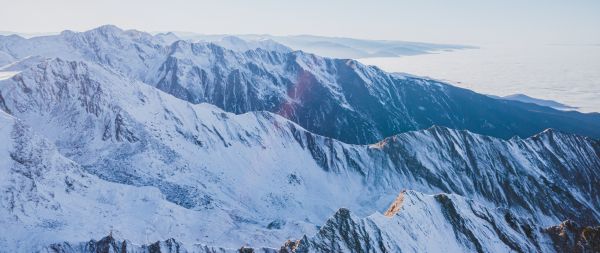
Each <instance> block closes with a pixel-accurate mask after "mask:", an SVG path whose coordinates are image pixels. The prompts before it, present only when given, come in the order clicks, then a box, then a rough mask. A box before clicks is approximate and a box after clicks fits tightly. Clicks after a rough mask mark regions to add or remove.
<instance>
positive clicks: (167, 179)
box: [0, 42, 600, 252]
mask: <svg viewBox="0 0 600 253" xmlns="http://www.w3.org/2000/svg"><path fill="white" fill-rule="evenodd" d="M183 43H185V42H175V43H174V44H173V45H171V46H170V47H171V48H178V46H177V45H178V44H182V45H183ZM188 45H189V44H188ZM194 47H198V45H193V46H192V47H191V50H192V51H194V50H196V52H199V51H201V50H205V49H207V48H208V49H211V48H213V49H216V50H223V49H219V48H218V47H216V46H214V45H206V47H200V48H194ZM211 50H212V49H211ZM259 51H260V50H259ZM222 52H228V53H230V52H229V51H222ZM265 54H272V53H265ZM122 55H125V54H122ZM208 55H210V54H208ZM114 59H116V60H113V61H110V62H112V63H113V65H108V66H107V65H106V64H107V63H102V65H99V64H97V62H98V61H87V62H84V61H69V60H63V59H57V58H51V59H45V58H36V57H30V58H27V59H25V60H23V61H22V62H18V63H15V64H12V65H11V67H10V68H9V69H10V71H13V72H14V73H16V74H14V76H12V77H10V78H8V79H5V80H1V81H0V109H2V110H3V111H4V112H5V113H2V120H3V121H2V124H0V126H1V127H2V130H1V131H0V133H1V134H2V136H1V137H0V138H1V140H2V143H6V144H5V145H2V150H0V151H1V152H2V154H0V165H1V166H0V168H1V169H2V170H3V171H2V173H1V174H2V175H7V176H5V177H2V178H1V180H0V181H1V182H0V186H1V187H2V189H1V191H2V192H4V193H7V194H3V195H2V196H3V198H2V202H0V204H1V207H2V208H1V210H2V213H1V215H0V225H1V226H2V227H3V228H7V230H6V231H11V233H5V232H3V233H2V238H3V239H2V240H0V244H1V245H2V246H3V248H6V249H17V250H20V251H32V250H36V249H44V250H49V249H51V248H44V246H45V245H50V244H52V243H58V242H61V241H67V242H72V243H77V242H85V241H88V240H90V239H92V238H102V237H104V236H106V235H107V234H109V233H111V232H112V233H113V234H114V235H115V236H116V237H118V238H124V239H127V240H129V241H131V242H132V243H133V244H136V245H143V244H149V243H152V242H155V241H162V240H166V239H168V238H176V239H177V240H178V241H180V242H182V243H183V244H184V245H189V246H188V247H186V248H188V249H191V250H195V248H196V246H193V245H196V244H202V245H210V246H211V247H223V248H229V249H239V248H240V247H241V246H244V245H245V244H248V245H249V246H252V247H260V246H265V247H270V248H275V249H278V247H280V246H281V245H282V243H283V242H284V241H286V240H288V239H301V238H303V235H305V234H306V235H307V237H306V239H302V240H301V241H300V242H298V243H291V242H290V243H288V244H286V245H287V246H289V247H294V248H296V249H297V250H300V249H312V250H311V252H312V251H319V250H321V251H325V252H327V250H326V248H327V247H328V246H327V245H331V246H332V248H330V249H350V247H357V248H355V249H357V250H356V252H360V251H359V250H358V249H359V248H360V249H363V247H366V248H370V249H372V250H370V251H376V249H375V248H373V247H374V246H377V249H382V248H381V246H380V245H379V244H380V242H381V244H382V245H383V246H384V248H385V249H386V252H399V250H402V251H403V252H405V251H421V250H425V251H429V252H435V249H436V248H423V247H424V246H423V245H426V244H428V243H430V242H429V241H428V240H429V239H426V238H431V237H432V236H439V237H440V238H443V242H440V243H438V244H431V247H434V246H436V245H437V246H441V245H449V246H448V247H454V248H453V249H457V250H459V249H462V250H465V251H472V249H474V250H476V251H487V250H499V251H504V250H508V249H512V250H516V251H549V250H551V249H552V245H553V244H552V241H551V240H550V238H549V237H547V235H546V234H545V233H542V232H540V230H539V229H540V228H544V227H548V226H551V225H555V224H558V223H560V222H561V221H563V220H566V219H572V220H574V221H576V222H578V223H581V224H584V225H594V224H598V222H599V220H600V210H599V208H598V207H599V206H600V192H599V191H600V189H599V188H598V187H597V186H598V185H600V143H599V142H598V141H597V140H594V139H591V138H588V137H581V136H576V135H570V134H564V133H561V132H558V131H554V130H547V131H544V132H542V133H539V134H538V135H535V136H533V137H531V138H527V139H520V138H512V139H510V140H503V139H498V138H493V137H487V136H483V135H478V134H474V133H471V132H468V131H459V130H452V129H448V128H444V127H432V128H429V129H427V130H421V131H415V132H407V133H402V134H398V135H394V136H392V137H389V138H386V139H384V140H382V141H380V142H378V143H376V144H372V145H351V144H346V143H343V142H340V141H338V140H335V139H332V138H329V137H324V136H321V135H317V134H314V133H312V132H310V131H307V130H305V129H304V128H302V127H301V126H300V125H298V124H296V123H293V122H291V121H289V120H287V119H286V118H284V117H281V116H279V115H277V114H273V113H269V112H264V111H262V112H261V111H259V112H249V113H244V114H240V115H235V114H232V113H227V112H225V111H223V110H221V109H219V108H218V107H215V106H212V105H209V104H192V103H189V102H187V101H184V100H181V99H178V98H177V97H174V96H172V95H169V94H167V93H164V92H163V91H161V90H159V89H157V88H155V87H154V86H152V85H147V84H146V83H144V82H141V81H139V80H138V79H137V78H136V77H135V76H132V75H128V74H126V73H125V74H124V71H121V70H122V69H121V70H115V68H114V66H119V65H120V64H121V63H119V62H120V61H121V60H119V59H117V58H114ZM198 59H200V58H198ZM123 61H124V60H123ZM7 69H8V68H7ZM130 74H131V73H130ZM432 86H433V85H432ZM405 189H409V190H411V191H407V193H405V194H404V195H403V196H404V197H403V200H402V201H400V203H399V201H395V199H396V196H397V195H398V193H399V192H402V191H403V190H405ZM440 192H445V193H448V194H442V195H439V194H438V193H440ZM434 194H435V195H434ZM458 195H460V196H458ZM461 196H462V197H461ZM392 203H394V204H396V205H395V206H396V208H390V212H386V214H388V215H389V214H391V218H387V217H384V216H382V215H381V214H378V212H379V213H382V212H384V211H385V210H388V208H389V206H390V204H392ZM341 207H345V208H347V209H341V210H339V209H340V208H341ZM347 210H352V213H354V216H353V215H349V214H348V211H347ZM332 215H333V217H332ZM507 215H508V216H507ZM359 217H366V218H359ZM409 221H410V222H409ZM349 224H354V225H352V226H350V227H348V225H349ZM515 224H516V225H515ZM321 225H323V226H322V227H319V226H321ZM420 225H422V227H421V228H420V229H419V226H420ZM527 226H529V228H528V227H527ZM530 228H533V229H532V230H533V231H534V232H531V231H530V230H531V229H530ZM528 231H529V232H528ZM523 235H525V237H523ZM336 238H341V239H339V240H338V239H336ZM369 238H374V239H369ZM415 238H416V239H415ZM532 238H533V239H532ZM410 240H413V241H412V242H411V241H410ZM349 243H353V245H352V246H351V245H349ZM368 245H371V246H368ZM55 246H56V245H55ZM284 246H285V245H284ZM287 246H286V247H287ZM57 247H58V246H57ZM140 247H141V246H140ZM366 248H365V250H364V251H369V250H366ZM215 249H216V248H215ZM333 251H334V252H335V251H336V250H333ZM381 251H383V249H382V250H381ZM51 252H52V251H51ZM66 252H68V251H66ZM75 252H77V251H75ZM79 252H81V251H79ZM83 252H85V251H83ZM200 252H201V251H200ZM298 252H302V251H298Z"/></svg>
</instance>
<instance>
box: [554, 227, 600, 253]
mask: <svg viewBox="0 0 600 253" xmlns="http://www.w3.org/2000/svg"><path fill="white" fill-rule="evenodd" d="M545 232H546V233H548V234H549V235H550V237H551V238H552V242H553V243H554V247H555V249H556V251H557V252H573V253H584V252H600V227H598V226H597V227H590V226H587V227H586V226H580V225H578V224H577V223H575V222H573V221H570V220H567V221H564V222H563V223H561V224H560V225H556V226H552V227H549V228H547V229H546V230H545Z"/></svg>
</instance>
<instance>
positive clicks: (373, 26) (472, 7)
mask: <svg viewBox="0 0 600 253" xmlns="http://www.w3.org/2000/svg"><path fill="white" fill-rule="evenodd" d="M0 6H2V8H0V31H16V32H25V33H32V32H57V31H62V30H65V29H71V30H87V29H90V28H93V27H97V26H100V25H103V24H114V25H117V26H120V27H123V28H134V29H139V30H144V31H190V32H198V33H205V34H215V33H219V34H222V33H228V34H248V33H268V34H275V35H289V34H315V35H325V36H346V37H355V38H365V39H394V40H411V41H425V42H440V43H471V44H487V43H558V44H561V43H564V44H598V43H600V33H598V32H597V29H598V27H600V15H598V13H600V1H597V0H573V1H560V0H531V1H520V0H505V1H494V2H492V1H476V0H457V1H431V0H424V1H398V0H383V1H369V2H365V1H357V0H346V1H342V0H333V1H318V0H304V1H278V0H258V1H242V0H225V1H190V0H188V1H185V0H171V1H158V0H128V1H122V0H103V1H98V0H95V1H80V0H53V1H45V0H44V1H42V0H19V1H14V0H0Z"/></svg>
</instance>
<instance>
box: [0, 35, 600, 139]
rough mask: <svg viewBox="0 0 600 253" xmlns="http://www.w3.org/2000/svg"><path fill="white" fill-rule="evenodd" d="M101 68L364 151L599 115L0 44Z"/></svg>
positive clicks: (195, 60)
mask: <svg viewBox="0 0 600 253" xmlns="http://www.w3.org/2000/svg"><path fill="white" fill-rule="evenodd" d="M1 52H4V53H6V54H9V55H11V57H14V58H16V59H20V58H23V57H26V56H29V55H36V54H37V55H42V56H47V57H60V58H64V59H67V60H85V61H91V62H95V63H99V64H101V65H103V66H105V67H107V68H111V69H113V70H114V71H118V72H121V73H124V74H125V75H127V76H129V77H132V78H135V79H137V80H140V81H143V82H145V83H147V84H149V85H152V86H155V87H157V88H159V89H161V90H163V91H165V92H167V93H170V94H172V95H174V96H175V97H178V98H181V99H184V100H187V101H189V102H192V103H194V104H197V103H202V102H206V103H211V104H214V105H216V106H218V107H220V108H222V109H224V110H226V111H228V112H234V113H245V112H250V111H259V110H260V111H263V110H264V111H270V112H273V113H277V114H279V115H282V116H284V117H286V118H288V119H290V120H292V121H294V122H296V123H298V124H299V125H301V126H303V127H304V128H306V129H308V130H310V131H312V132H314V133H317V134H320V135H324V136H328V137H332V138H336V139H339V140H342V141H344V142H348V143H357V144H368V143H372V142H375V141H378V140H380V139H382V138H384V137H388V136H391V135H395V134H398V133H402V132H406V131H410V130H419V129H425V128H428V127H430V126H431V125H440V126H446V127H451V128H456V129H467V130H469V131H471V132H475V133H480V134H486V135H491V136H495V137H500V138H505V139H508V138H510V137H512V136H515V135H517V136H520V137H522V138H525V137H528V136H531V135H533V134H535V133H538V132H540V131H542V130H544V129H546V128H556V129H559V130H562V131H565V132H569V133H576V134H580V135H586V136H591V137H600V130H599V129H600V115H599V114H581V113H577V112H563V111H558V110H554V109H550V108H546V107H542V106H536V105H531V104H526V103H521V102H516V101H507V100H503V99H494V98H490V97H488V96H485V95H480V94H477V93H474V92H471V91H468V90H464V89H460V88H456V87H453V86H451V85H448V84H445V83H442V82H438V81H434V80H429V79H424V78H418V77H411V76H405V75H398V74H390V73H386V72H384V71H382V70H380V69H378V68H376V67H372V66H364V65H362V64H360V63H358V62H356V61H353V60H345V59H330V58H323V57H319V56H315V55H312V54H307V53H303V52H300V51H295V52H290V51H287V50H275V51H272V50H265V49H262V48H257V49H251V50H248V51H243V52H242V51H233V50H228V49H225V48H223V47H220V46H218V45H216V44H211V43H189V42H186V41H173V40H172V39H165V37H164V36H152V35H150V34H147V33H143V32H138V31H123V30H120V29H119V28H117V27H114V26H103V27H100V28H97V29H94V30H90V31H87V32H83V33H75V32H69V31H67V32H63V33H62V34H60V35H56V36H48V37H40V38H32V39H23V38H19V37H4V36H0V53H1Z"/></svg>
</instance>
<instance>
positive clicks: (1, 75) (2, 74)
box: [0, 71, 20, 80]
mask: <svg viewBox="0 0 600 253" xmlns="http://www.w3.org/2000/svg"><path fill="white" fill-rule="evenodd" d="M19 72H20V71H0V80H5V79H9V78H11V77H13V76H14V75H16V74H19Z"/></svg>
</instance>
